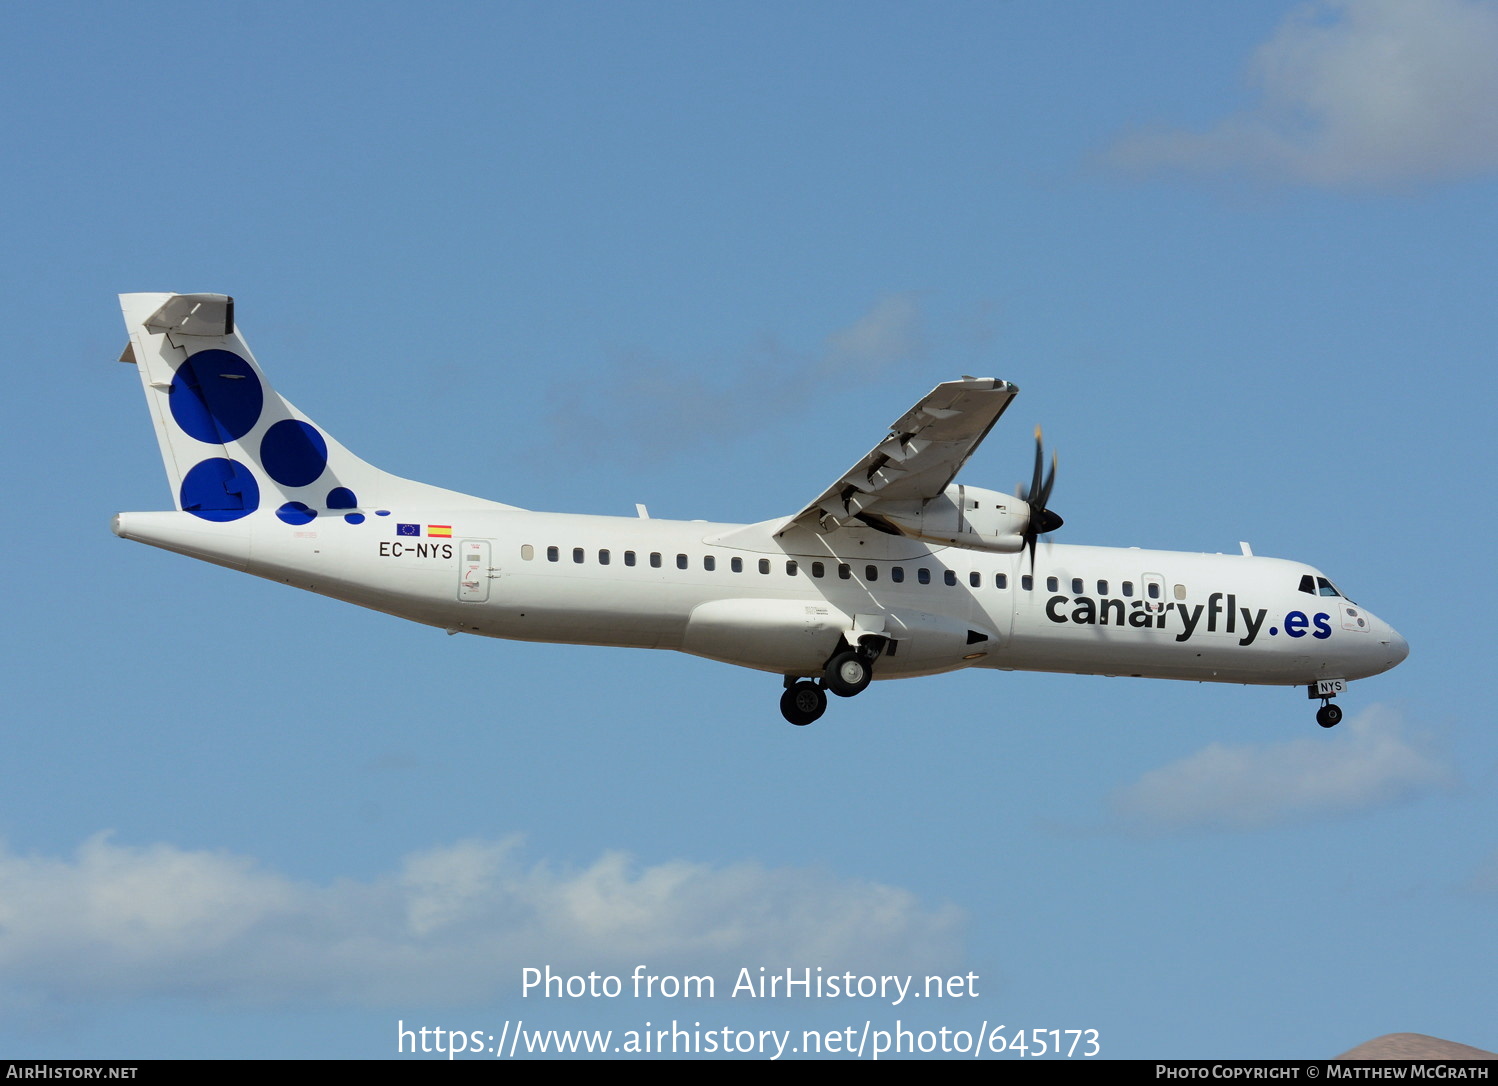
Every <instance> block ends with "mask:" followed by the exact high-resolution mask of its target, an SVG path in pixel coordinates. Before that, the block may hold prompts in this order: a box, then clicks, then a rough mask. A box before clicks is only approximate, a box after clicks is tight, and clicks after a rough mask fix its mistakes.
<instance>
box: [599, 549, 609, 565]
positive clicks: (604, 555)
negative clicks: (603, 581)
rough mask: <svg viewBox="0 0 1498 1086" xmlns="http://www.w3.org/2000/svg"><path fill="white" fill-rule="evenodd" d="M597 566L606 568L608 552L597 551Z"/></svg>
mask: <svg viewBox="0 0 1498 1086" xmlns="http://www.w3.org/2000/svg"><path fill="white" fill-rule="evenodd" d="M598 564H599V565H600V566H606V565H608V564H609V552H608V551H599V552H598Z"/></svg>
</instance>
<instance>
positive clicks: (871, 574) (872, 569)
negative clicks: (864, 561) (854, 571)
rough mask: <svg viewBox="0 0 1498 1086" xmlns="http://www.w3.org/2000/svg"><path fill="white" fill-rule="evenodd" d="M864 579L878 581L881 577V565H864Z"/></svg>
mask: <svg viewBox="0 0 1498 1086" xmlns="http://www.w3.org/2000/svg"><path fill="white" fill-rule="evenodd" d="M863 579H864V580H866V581H870V582H873V581H877V580H878V579H879V567H878V566H864V567H863Z"/></svg>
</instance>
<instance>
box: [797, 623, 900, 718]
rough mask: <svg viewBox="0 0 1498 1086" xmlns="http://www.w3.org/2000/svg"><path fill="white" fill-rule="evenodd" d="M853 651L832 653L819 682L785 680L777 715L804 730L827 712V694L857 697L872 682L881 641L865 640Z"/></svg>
mask: <svg viewBox="0 0 1498 1086" xmlns="http://www.w3.org/2000/svg"><path fill="white" fill-rule="evenodd" d="M865 642H866V643H865V644H863V645H860V647H859V648H857V649H842V650H840V651H838V652H835V653H833V654H832V658H831V659H830V660H828V661H827V667H826V668H825V669H824V670H823V671H822V678H821V681H820V682H813V681H812V680H811V679H800V678H797V677H796V676H795V675H787V676H786V677H785V693H784V694H781V695H780V715H781V716H783V717H785V718H786V719H787V720H789V721H790V722H791V723H792V724H795V725H796V726H797V727H805V726H806V725H807V724H810V723H811V722H812V721H814V720H816V719H817V718H818V717H820V716H821V715H822V714H823V713H825V712H826V711H827V691H828V690H831V691H832V692H833V693H834V694H836V695H837V696H838V697H840V698H851V697H853V696H854V695H856V694H861V693H863V692H864V690H866V689H867V688H868V685H869V683H871V682H873V680H874V661H875V660H876V659H877V658H878V656H879V653H880V652H881V651H882V650H883V648H884V644H883V642H882V641H880V642H878V643H874V642H873V641H872V639H870V638H866V639H865Z"/></svg>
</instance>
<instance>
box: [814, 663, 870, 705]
mask: <svg viewBox="0 0 1498 1086" xmlns="http://www.w3.org/2000/svg"><path fill="white" fill-rule="evenodd" d="M873 679H874V668H873V665H872V663H871V662H870V660H869V658H868V657H867V656H865V655H863V654H862V653H859V652H852V651H848V652H840V653H838V654H837V655H836V656H834V657H833V658H832V660H831V662H830V663H828V665H827V671H826V673H825V674H824V675H823V676H822V681H823V683H824V684H825V685H826V687H827V689H828V690H831V691H832V692H833V693H834V694H836V695H837V696H838V697H840V698H851V697H853V696H854V695H855V694H861V693H863V692H864V690H865V688H867V687H868V685H869V683H870V682H872V681H873Z"/></svg>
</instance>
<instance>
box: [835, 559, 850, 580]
mask: <svg viewBox="0 0 1498 1086" xmlns="http://www.w3.org/2000/svg"><path fill="white" fill-rule="evenodd" d="M851 576H853V570H851V569H850V568H849V567H848V563H847V562H839V563H838V564H837V579H838V580H840V581H846V580H847V579H848V578H849V577H851Z"/></svg>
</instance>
